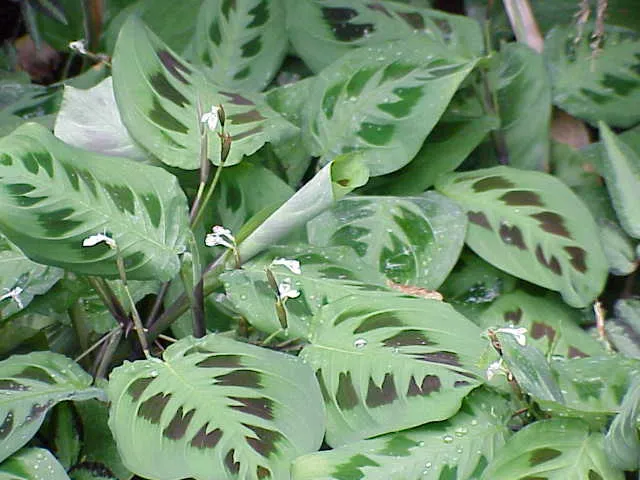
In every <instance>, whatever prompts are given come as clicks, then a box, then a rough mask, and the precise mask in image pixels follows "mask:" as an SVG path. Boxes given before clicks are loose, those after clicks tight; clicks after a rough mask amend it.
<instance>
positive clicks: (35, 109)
mask: <svg viewBox="0 0 640 480" xmlns="http://www.w3.org/2000/svg"><path fill="white" fill-rule="evenodd" d="M0 99H1V100H0V108H1V110H0V125H1V127H0V136H4V135H8V134H9V133H11V132H12V131H13V130H15V129H16V128H17V127H18V126H19V125H21V124H23V123H25V122H27V121H32V122H39V123H42V124H43V125H44V126H46V127H48V128H52V127H53V124H54V122H55V118H56V117H55V115H56V113H57V112H58V109H59V107H60V102H61V101H62V89H61V88H60V87H43V86H41V85H33V84H30V83H26V84H25V83H21V82H17V81H15V80H4V81H0Z"/></svg>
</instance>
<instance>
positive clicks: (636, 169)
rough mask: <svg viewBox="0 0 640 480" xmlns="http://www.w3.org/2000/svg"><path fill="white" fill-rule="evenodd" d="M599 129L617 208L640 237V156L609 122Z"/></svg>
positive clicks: (625, 225)
mask: <svg viewBox="0 0 640 480" xmlns="http://www.w3.org/2000/svg"><path fill="white" fill-rule="evenodd" d="M638 55H639V56H640V54H638ZM638 83H639V84H640V80H638ZM598 128H599V129H600V135H601V136H602V142H603V143H604V146H605V149H606V155H604V156H603V157H602V158H603V161H604V166H603V170H604V177H605V180H606V182H607V190H608V191H609V196H610V197H611V201H612V203H613V207H614V208H615V210H616V214H617V215H618V219H619V220H620V224H621V225H622V227H623V228H624V229H625V231H626V232H627V233H628V234H629V235H631V236H632V237H634V238H640V212H639V211H638V204H639V203H640V154H638V153H636V152H635V151H633V150H632V149H631V148H630V147H629V146H628V145H627V144H626V143H625V142H623V141H621V140H618V138H617V137H616V136H615V134H614V133H613V132H612V131H611V130H610V129H609V127H607V125H606V124H605V123H603V122H599V123H598Z"/></svg>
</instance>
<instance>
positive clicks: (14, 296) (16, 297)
mask: <svg viewBox="0 0 640 480" xmlns="http://www.w3.org/2000/svg"><path fill="white" fill-rule="evenodd" d="M23 291H24V290H23V289H22V288H20V287H15V288H13V289H12V290H9V291H8V292H7V293H5V294H4V295H0V302H1V301H2V300H6V299H7V298H10V299H11V300H13V301H14V302H16V304H17V305H18V307H20V308H24V305H23V304H22V300H20V294H21V293H22V292H23Z"/></svg>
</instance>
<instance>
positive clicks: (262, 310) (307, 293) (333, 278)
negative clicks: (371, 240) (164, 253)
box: [220, 244, 391, 339]
mask: <svg viewBox="0 0 640 480" xmlns="http://www.w3.org/2000/svg"><path fill="white" fill-rule="evenodd" d="M276 258H288V259H291V260H297V261H299V262H300V267H301V274H300V275H295V274H292V273H291V272H290V271H289V270H288V269H287V268H286V267H283V266H275V265H271V262H272V261H273V260H274V259H276ZM266 267H269V269H270V270H271V272H272V274H273V275H274V277H275V279H276V281H278V282H282V281H284V280H285V279H289V280H290V281H291V284H292V287H293V288H295V289H297V290H299V291H300V295H299V296H298V297H296V298H290V299H288V300H287V302H286V312H287V321H288V328H287V330H286V331H283V332H282V335H283V336H287V337H290V338H305V339H306V338H307V337H308V336H309V331H310V330H309V329H310V324H311V322H312V320H313V317H314V315H316V314H317V313H318V311H319V310H320V308H321V307H322V306H323V305H326V304H328V303H331V302H334V301H336V300H338V299H340V298H342V297H346V296H348V295H354V294H361V295H371V296H379V295H380V294H381V293H382V292H386V294H387V295H391V292H389V291H388V289H387V288H386V287H385V286H384V277H383V276H382V275H381V274H380V273H379V272H378V271H377V270H376V269H374V268H372V267H369V266H368V265H366V264H364V263H362V262H361V261H360V259H359V258H358V256H357V255H356V254H355V253H354V252H353V251H352V250H351V249H350V248H347V247H329V248H322V247H314V246H311V245H306V244H305V245H290V246H283V247H273V248H270V249H269V250H267V251H266V252H265V253H264V254H263V255H261V256H259V257H256V258H254V259H253V260H252V261H250V262H248V263H245V264H243V266H242V269H241V270H234V271H231V272H226V273H223V274H222V275H220V279H221V280H222V281H223V284H224V288H225V291H226V294H227V299H228V300H229V301H230V302H231V304H232V305H233V307H234V308H235V310H236V311H237V312H238V313H239V314H240V315H242V316H243V317H244V318H246V319H247V321H248V322H249V323H251V325H253V326H254V327H255V328H257V329H258V330H260V331H262V332H265V333H267V334H271V333H274V332H277V331H279V330H281V328H282V326H281V324H280V322H279V320H278V317H277V312H276V308H275V301H276V292H275V291H274V290H273V288H272V287H271V286H270V285H269V282H268V280H267V276H266V273H265V268H266Z"/></svg>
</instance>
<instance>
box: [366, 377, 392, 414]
mask: <svg viewBox="0 0 640 480" xmlns="http://www.w3.org/2000/svg"><path fill="white" fill-rule="evenodd" d="M396 398H398V393H397V392H396V385H395V383H394V380H393V374H391V373H387V374H385V376H384V380H383V381H382V385H381V386H380V387H378V386H377V385H376V384H375V382H374V381H373V379H372V378H369V387H368V388H367V399H366V403H367V407H369V408H375V407H380V406H382V405H389V404H390V403H393V401H394V400H395V399H396Z"/></svg>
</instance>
